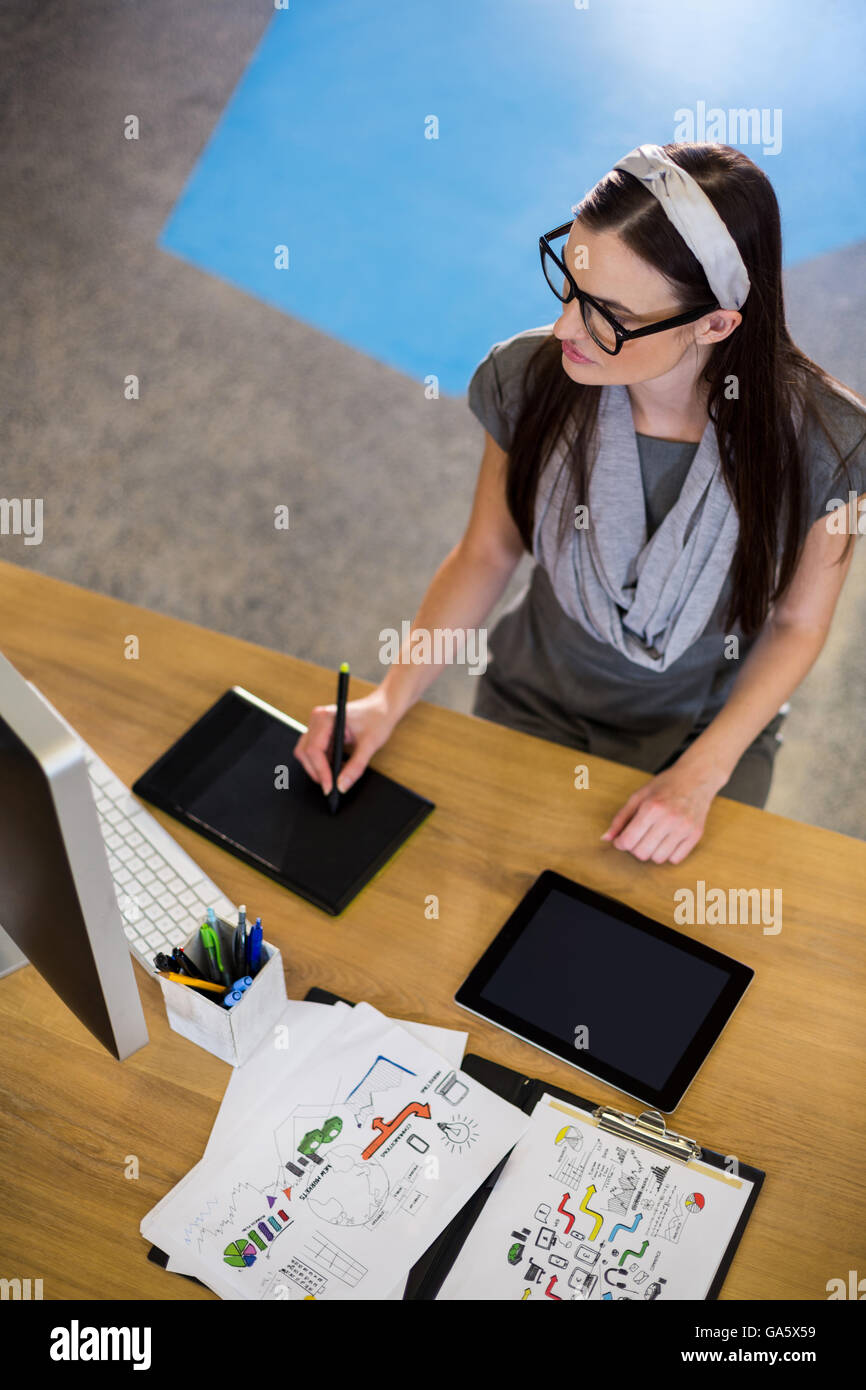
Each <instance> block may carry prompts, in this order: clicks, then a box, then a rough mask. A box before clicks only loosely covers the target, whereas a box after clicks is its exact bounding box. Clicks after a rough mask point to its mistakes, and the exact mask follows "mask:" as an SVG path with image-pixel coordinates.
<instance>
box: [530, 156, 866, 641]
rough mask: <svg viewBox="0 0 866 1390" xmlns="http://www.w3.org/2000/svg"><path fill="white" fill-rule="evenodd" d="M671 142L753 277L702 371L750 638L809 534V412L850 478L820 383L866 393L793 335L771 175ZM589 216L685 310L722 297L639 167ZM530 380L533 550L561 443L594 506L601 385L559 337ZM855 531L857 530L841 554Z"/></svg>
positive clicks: (591, 205) (587, 202)
mask: <svg viewBox="0 0 866 1390" xmlns="http://www.w3.org/2000/svg"><path fill="white" fill-rule="evenodd" d="M662 148H663V150H664V151H665V153H666V154H667V155H669V157H670V158H671V159H673V160H674V161H675V163H677V164H679V165H680V166H681V167H682V168H683V169H685V170H687V172H688V173H689V174H691V176H692V178H693V179H695V180H696V181H697V183H699V184H700V186H701V188H702V189H703V190H704V192H705V193H706V194H707V196H708V197H709V199H710V201H711V202H712V203H713V205H714V207H715V208H716V210H717V211H718V213H719V214H720V216H721V217H722V219H723V220H724V222H725V224H726V225H727V227H728V230H729V231H730V232H731V235H732V236H733V238H734V240H735V242H736V243H737V246H738V247H739V250H740V254H741V256H742V258H743V261H744V262H745V265H746V269H747V271H748V273H749V280H750V282H751V289H750V291H749V295H748V298H747V300H746V302H745V304H744V305H743V308H742V310H741V313H742V316H743V317H742V322H741V323H740V324H739V325H738V327H737V328H736V329H734V331H733V332H732V333H730V334H729V335H728V337H727V338H725V339H724V340H723V341H722V342H719V343H715V344H714V345H713V348H712V350H711V352H710V354H709V357H708V360H707V363H706V366H705V368H704V371H703V373H702V378H703V380H704V381H706V382H707V383H708V387H709V390H708V395H707V410H708V413H709V417H710V420H711V421H712V423H713V424H714V426H715V430H716V439H717V441H718V448H719V457H720V460H721V465H722V471H723V476H724V479H725V482H726V484H727V488H728V491H729V493H730V495H731V497H732V499H733V502H734V505H735V507H736V510H737V515H738V518H739V527H740V531H739V542H738V545H737V549H736V553H735V555H734V558H733V561H732V566H731V579H732V593H731V600H730V603H729V606H728V611H727V614H726V616H725V626H726V627H727V628H728V629H730V627H731V626H732V625H733V624H734V622H736V621H737V620H739V622H740V625H741V627H742V630H743V632H744V634H747V635H751V634H754V633H756V632H757V631H758V630H759V629H760V628H761V627H762V626H763V624H764V622H765V620H766V618H767V615H768V612H769V609H770V606H771V604H773V603H774V602H775V601H776V600H777V599H778V598H779V597H780V595H781V594H782V593H783V592H784V591H785V589H786V588H787V587H788V584H789V583H790V581H791V579H792V577H793V575H794V571H795V569H796V567H797V563H798V561H799V557H800V553H801V549H802V544H803V541H804V540H805V535H806V530H807V521H808V518H807V509H808V496H809V494H808V488H807V482H806V475H805V467H806V466H805V461H804V459H803V456H802V449H801V447H800V443H799V442H798V437H797V418H801V419H802V421H803V423H804V424H805V423H806V421H807V420H813V421H815V422H817V424H818V426H819V427H820V428H821V429H822V431H823V432H824V434H825V435H826V436H827V438H828V440H829V441H830V445H831V447H832V449H833V450H834V452H835V454H836V455H837V457H838V458H839V463H840V470H842V471H844V472H845V474H846V476H847V468H846V461H847V458H848V457H850V453H851V452H853V450H851V451H849V453H848V454H846V455H845V456H844V457H843V455H842V453H841V451H840V450H839V448H838V446H837V444H836V443H835V441H834V439H833V437H832V434H831V432H830V429H829V428H828V425H827V422H826V419H825V418H824V415H823V413H822V410H821V407H820V405H819V402H818V400H817V399H816V397H817V395H818V390H817V389H816V388H818V387H819V386H821V385H823V387H825V388H829V389H830V390H836V389H837V388H841V390H842V391H843V392H844V391H847V392H848V393H849V396H853V397H854V398H855V400H856V401H857V402H859V403H860V404H861V405H862V406H863V407H864V412H866V401H864V400H863V399H862V397H859V396H858V395H857V393H855V392H851V391H850V388H848V387H845V386H844V385H843V384H842V383H841V382H839V381H837V380H836V378H835V377H832V376H830V375H829V373H827V372H825V371H824V370H823V368H822V367H819V366H818V365H817V363H815V362H813V361H812V360H811V359H810V358H809V357H807V356H806V354H805V353H803V352H801V350H800V349H799V348H798V347H797V346H796V344H795V343H794V342H793V340H792V339H791V336H790V334H789V333H788V329H787V327H786V324H785V311H784V303H783V297H782V232H781V225H780V219H779V206H778V203H777V202H776V195H775V193H774V192H773V188H772V185H771V183H770V181H769V179H768V178H767V176H766V174H764V173H763V172H762V170H761V169H759V168H758V166H757V165H756V164H754V163H753V162H752V160H751V159H749V158H748V157H747V156H746V155H744V154H743V153H742V152H741V151H739V150H736V149H733V148H732V147H731V146H730V145H719V144H687V143H681V144H669V145H663V146H662ZM577 212H578V215H579V217H580V221H581V224H582V225H585V226H586V227H588V228H589V229H590V230H591V231H593V232H596V231H598V232H601V231H612V232H615V233H617V234H618V235H619V236H620V237H621V238H622V240H623V241H624V242H625V243H626V245H627V246H628V247H629V249H630V250H631V251H633V252H635V253H636V254H637V255H638V256H641V257H642V258H643V259H644V260H645V261H647V262H648V263H649V264H650V265H651V266H653V267H654V268H655V269H656V270H658V271H659V272H660V273H661V274H662V275H664V276H665V278H666V279H667V280H668V282H669V283H670V284H671V287H672V289H673V291H674V294H675V295H676V297H677V299H678V301H679V303H680V305H681V308H682V312H684V313H685V312H687V311H688V310H689V309H696V308H698V307H699V306H700V305H701V304H707V303H712V302H713V299H714V295H713V293H712V291H711V289H710V287H709V284H708V282H707V279H706V276H705V274H704V271H703V268H702V267H701V264H700V262H699V261H698V260H697V258H696V257H695V256H694V255H693V254H692V252H691V251H690V250H689V248H688V246H687V245H686V243H685V242H684V241H683V239H682V237H681V236H680V235H679V233H678V232H677V231H676V229H675V228H674V227H673V226H672V224H671V222H670V221H669V219H668V217H667V216H666V214H665V212H664V210H663V208H662V207H661V206H660V204H659V202H658V200H657V199H656V198H655V197H654V196H653V194H652V193H650V192H649V190H648V189H646V188H644V187H643V185H642V184H641V183H640V182H639V181H638V180H637V179H636V178H633V177H632V176H631V175H630V174H626V173H623V172H622V171H621V170H612V171H611V172H610V173H609V174H607V175H606V176H605V177H604V178H603V179H602V180H601V181H600V182H599V183H598V184H596V186H595V188H593V189H592V190H591V192H590V193H588V194H587V195H586V197H585V198H584V199H583V201H582V203H581V204H580V205H579V208H578V209H577ZM731 377H735V378H736V380H737V383H738V391H739V398H738V399H729V398H728V394H730V392H729V393H728V394H726V390H725V386H726V381H729V380H730V378H731ZM522 387H523V392H522V401H523V404H522V407H521V410H520V414H519V417H518V419H517V421H516V423H515V428H514V435H513V439H512V443H511V448H510V450H509V462H508V472H507V480H506V496H507V500H508V506H509V509H510V511H511V515H512V517H513V518H514V521H515V524H516V525H517V527H518V529H519V531H520V534H521V536H522V538H523V542H524V545H525V546H526V548H527V550H529V551H530V552H531V550H532V534H533V520H534V513H535V494H536V489H537V486H538V480H539V476H540V473H541V470H542V468H543V467H544V465H545V463H546V462H547V460H548V458H549V457H550V454H551V452H552V451H553V449H554V447H555V445H556V443H557V441H558V440H560V438H564V439H565V440H566V442H567V445H568V451H567V455H566V457H567V465H566V466H567V467H568V469H569V471H570V475H571V485H572V489H573V493H574V498H575V500H576V501H578V502H586V493H587V483H588V476H589V472H588V469H589V466H591V464H590V462H589V460H590V450H591V448H592V447H593V445H594V444H595V443H596V439H595V426H596V421H597V416H598V404H599V397H600V392H601V387H600V386H597V385H595V386H594V385H583V384H580V383H577V382H574V381H572V380H571V378H570V377H568V376H567V375H566V373H565V371H564V370H563V367H562V359H561V344H560V342H559V341H558V339H556V338H555V337H554V336H553V335H552V334H551V335H550V336H549V337H546V338H543V339H542V340H541V343H540V345H539V347H538V348H537V349H536V350H535V351H534V352H533V353H532V355H531V356H530V358H529V360H528V362H527V364H526V367H525V374H524V377H523V382H522ZM853 408H854V409H857V406H856V405H855V406H853ZM795 412H797V416H796V417H795ZM864 434H866V430H864ZM860 442H862V436H861V441H858V444H859V443H860ZM856 447H858V446H857V445H855V446H854V448H856ZM853 539H854V537H853V535H849V538H848V543H847V545H846V546H845V551H844V554H843V556H842V559H844V558H845V556H847V554H848V550H849V548H850V545H851V543H852V541H853ZM780 540H781V542H782V544H781V556H780V554H779V542H780Z"/></svg>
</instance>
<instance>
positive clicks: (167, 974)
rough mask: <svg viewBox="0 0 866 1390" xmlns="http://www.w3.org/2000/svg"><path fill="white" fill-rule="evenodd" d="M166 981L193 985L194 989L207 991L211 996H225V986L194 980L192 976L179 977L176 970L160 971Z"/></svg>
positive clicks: (208, 981)
mask: <svg viewBox="0 0 866 1390" xmlns="http://www.w3.org/2000/svg"><path fill="white" fill-rule="evenodd" d="M159 973H160V975H161V976H162V978H163V979H164V980H174V982H175V984H176V985H191V986H192V988H193V989H206V990H207V991H208V992H209V993H211V994H225V992H226V987H225V985H215V984H213V983H212V982H211V981H210V980H194V979H193V978H192V976H191V975H178V974H176V973H175V971H174V970H160V972H159Z"/></svg>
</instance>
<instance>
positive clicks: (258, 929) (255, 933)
mask: <svg viewBox="0 0 866 1390" xmlns="http://www.w3.org/2000/svg"><path fill="white" fill-rule="evenodd" d="M261 963H262V919H261V917H257V918H256V925H255V926H254V927H253V929H252V931H251V932H250V936H249V962H248V965H247V970H248V972H249V974H250V975H252V976H253V978H255V976H256V975H257V974H258V971H259V968H260V966H261Z"/></svg>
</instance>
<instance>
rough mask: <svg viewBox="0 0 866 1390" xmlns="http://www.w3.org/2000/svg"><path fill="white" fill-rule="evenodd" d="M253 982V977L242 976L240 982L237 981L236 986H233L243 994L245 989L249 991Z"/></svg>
mask: <svg viewBox="0 0 866 1390" xmlns="http://www.w3.org/2000/svg"><path fill="white" fill-rule="evenodd" d="M252 982H253V977H252V975H242V976H241V978H240V979H239V980H235V982H234V984H233V985H232V989H239V990H240V992H241V994H243V992H244V990H245V989H249V987H250V985H251V984H252Z"/></svg>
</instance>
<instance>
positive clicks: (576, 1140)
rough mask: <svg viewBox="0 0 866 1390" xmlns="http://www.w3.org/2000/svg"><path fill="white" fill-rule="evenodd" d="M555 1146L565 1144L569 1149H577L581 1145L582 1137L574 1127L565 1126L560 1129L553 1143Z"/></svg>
mask: <svg viewBox="0 0 866 1390" xmlns="http://www.w3.org/2000/svg"><path fill="white" fill-rule="evenodd" d="M553 1142H554V1143H555V1144H567V1145H568V1147H569V1148H570V1149H579V1148H580V1146H581V1144H582V1143H583V1135H582V1134H581V1133H580V1131H579V1130H577V1129H575V1127H574V1125H566V1126H565V1128H564V1129H561V1130H560V1131H559V1133H558V1134H557V1136H556V1138H555V1139H554V1141H553Z"/></svg>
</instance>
